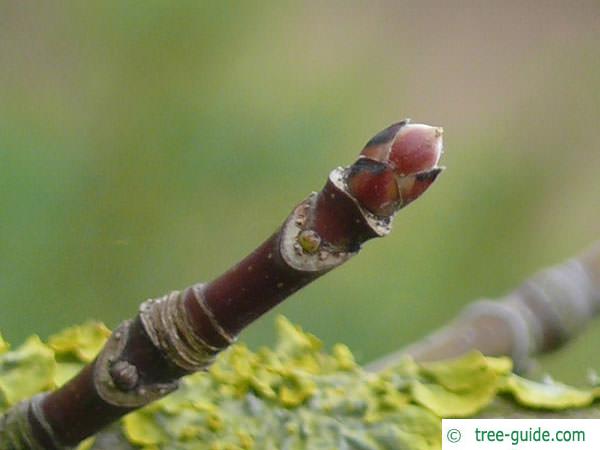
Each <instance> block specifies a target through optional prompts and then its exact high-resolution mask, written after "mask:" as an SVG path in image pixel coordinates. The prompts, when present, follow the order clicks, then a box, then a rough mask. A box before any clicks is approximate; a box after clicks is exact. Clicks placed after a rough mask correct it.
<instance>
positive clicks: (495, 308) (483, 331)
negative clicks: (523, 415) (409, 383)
mask: <svg viewBox="0 0 600 450" xmlns="http://www.w3.org/2000/svg"><path fill="white" fill-rule="evenodd" d="M599 310H600V241H599V242H596V243H595V244H594V245H593V246H591V247H590V248H588V249H587V250H586V251H584V252H583V253H582V254H580V255H579V256H578V257H575V258H573V259H570V260H568V261H566V262H564V263H563V264H560V265H556V266H553V267H550V268H547V269H544V270H542V271H540V272H538V273H537V274H535V275H534V276H533V277H531V278H529V279H528V280H526V281H525V282H524V283H523V284H522V285H521V286H520V287H519V288H517V289H515V290H514V291H512V292H511V293H510V294H508V295H506V296H505V297H503V298H501V299H499V300H496V301H491V300H487V299H486V300H478V301H476V302H474V303H472V304H470V305H468V306H467V307H466V308H465V309H464V311H463V312H462V313H461V314H460V315H459V316H458V318H457V319H455V320H454V321H453V322H451V323H450V324H448V325H447V326H445V327H444V328H442V329H440V330H438V331H436V332H433V333H432V334H430V335H429V336H427V337H425V338H424V339H422V340H420V341H417V342H415V343H413V344H411V345H408V346H407V347H406V348H404V349H402V350H400V351H398V352H394V353H392V354H390V355H388V356H386V357H384V358H381V359H379V360H377V361H375V362H373V363H371V364H370V365H369V366H368V369H370V370H382V369H385V368H386V367H389V366H392V365H394V364H397V363H398V362H399V361H400V360H401V359H402V358H403V357H404V355H407V354H408V355H411V356H412V357H413V358H415V359H416V360H418V361H435V360H441V359H447V358H454V357H457V356H460V355H463V354H465V353H468V352H469V351H472V350H479V351H481V352H482V353H484V354H486V355H490V356H510V357H511V358H512V360H513V363H514V366H515V371H516V372H520V373H523V372H528V371H530V370H531V369H532V368H533V366H534V358H535V357H536V356H538V355H539V354H543V353H547V352H551V351H554V350H556V349H557V348H559V347H561V346H563V345H564V344H566V343H567V342H568V341H570V340H571V339H573V338H575V337H576V336H578V335H579V334H580V333H581V332H582V331H583V330H585V329H586V328H587V326H588V325H589V323H590V322H591V321H592V320H593V319H594V318H595V316H596V315H597V314H598V311H599Z"/></svg>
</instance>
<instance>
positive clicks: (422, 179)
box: [346, 119, 443, 217]
mask: <svg viewBox="0 0 600 450" xmlns="http://www.w3.org/2000/svg"><path fill="white" fill-rule="evenodd" d="M442 136H443V129H442V128H441V127H433V126H430V125H424V124H412V123H410V119H405V120H403V121H401V122H398V123H395V124H393V125H391V126H389V127H388V128H386V129H385V130H383V131H381V132H379V133H378V134H377V135H375V137H373V138H372V139H371V140H370V141H369V142H368V143H367V145H366V146H365V148H364V149H363V150H362V152H361V154H360V158H359V159H358V161H357V162H356V163H354V164H353V165H352V166H351V167H350V168H349V170H348V175H347V178H346V184H347V186H348V190H349V192H350V194H351V195H352V196H353V197H354V198H355V199H356V200H357V201H358V202H359V204H360V205H361V206H362V207H363V208H365V209H366V210H368V211H369V212H371V213H373V214H375V215H377V216H380V217H391V216H392V215H393V214H394V213H395V212H397V211H398V210H399V209H401V208H403V207H404V206H406V205H408V204H409V203H411V202H413V201H414V200H416V199H417V198H418V197H420V196H421V195H422V194H423V193H424V192H425V191H426V190H427V189H428V188H429V186H431V184H433V182H434V181H435V179H436V178H437V176H438V175H439V174H440V172H441V171H442V168H441V167H439V166H438V162H439V160H440V157H441V155H442V149H443V139H442Z"/></svg>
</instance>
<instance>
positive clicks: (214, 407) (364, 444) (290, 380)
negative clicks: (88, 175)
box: [0, 318, 600, 450]
mask: <svg viewBox="0 0 600 450" xmlns="http://www.w3.org/2000/svg"><path fill="white" fill-rule="evenodd" d="M277 326H278V330H279V339H278V342H277V344H276V345H275V347H274V348H273V349H269V348H262V349H260V350H258V351H256V352H254V351H251V350H250V349H248V348H247V347H246V346H244V345H243V344H237V345H234V346H233V347H231V348H230V349H229V350H227V351H225V352H224V353H223V354H222V355H220V357H219V358H218V359H217V361H216V362H215V364H214V365H213V366H212V367H211V368H210V369H209V370H208V372H207V373H198V374H195V375H192V376H189V377H187V378H185V379H184V380H183V382H182V384H181V388H180V389H179V390H178V391H176V392H175V393H173V394H171V395H169V396H168V397H166V398H164V399H162V400H161V401H159V402H156V403H154V404H151V405H149V406H147V407H145V408H143V409H141V410H139V411H137V412H134V413H132V414H129V415H128V416H126V417H125V418H124V419H123V420H122V421H121V423H120V424H119V425H118V427H119V429H118V431H115V429H114V428H112V429H110V430H109V431H106V432H104V433H101V434H100V435H99V436H98V437H96V438H92V439H89V440H87V441H86V442H84V443H82V444H81V445H80V447H79V450H94V449H95V450H100V449H105V448H107V447H106V444H105V443H103V442H106V439H109V440H111V444H110V446H111V448H117V447H118V448H122V449H143V450H204V449H207V450H251V449H255V450H301V449H314V450H321V449H322V450H331V449H342V450H344V449H346V450H393V449H406V450H434V449H439V448H440V447H441V418H442V417H469V416H472V415H475V414H477V413H478V412H480V411H482V410H483V409H484V408H486V407H487V406H489V405H490V404H491V403H492V402H493V401H494V400H495V399H496V398H497V397H498V396H503V397H505V398H512V399H513V401H515V402H516V403H518V404H519V405H521V406H522V407H526V408H532V409H536V410H537V409H546V410H561V409H565V408H578V407H584V406H588V405H590V404H591V403H592V402H593V401H594V400H595V399H596V398H598V397H600V391H598V389H596V390H594V389H587V390H586V389H576V388H573V387H569V386H565V385H563V384H560V383H555V382H550V383H536V382H533V381H530V380H526V379H524V378H521V377H518V376H517V375H514V374H513V373H512V372H511V369H512V364H511V361H510V360H509V359H507V358H489V357H484V356H483V355H481V354H480V353H477V352H473V353H470V354H468V355H465V356H463V357H461V358H458V359H455V360H450V361H443V362H435V363H420V364H419V363H416V362H415V361H413V360H411V359H409V358H406V359H405V360H403V361H402V362H401V363H399V364H398V365H396V366H395V367H393V368H391V369H388V370H385V371H383V372H380V373H369V372H366V371H364V370H363V369H361V367H360V366H358V365H357V364H356V362H355V361H354V358H353V356H352V353H351V352H350V350H349V349H348V348H347V347H346V346H344V345H336V346H334V348H333V349H332V351H331V352H329V353H328V352H326V351H324V349H323V345H322V343H321V342H320V341H319V340H318V339H317V338H315V337H314V336H312V335H310V334H308V333H305V332H303V331H302V330H301V329H300V328H298V327H297V326H294V325H293V324H291V323H290V322H288V321H287V320H286V319H284V318H279V319H278V321H277ZM108 335H109V331H108V330H107V329H106V328H105V327H104V326H102V325H101V324H97V323H88V324H85V325H82V326H78V327H72V328H69V329H67V330H65V331H63V332H62V333H60V334H58V335H56V336H53V337H51V338H50V339H49V340H48V343H43V342H41V341H40V340H39V339H38V338H37V337H32V338H30V339H28V340H27V341H26V342H25V343H24V344H23V345H22V346H20V347H18V348H16V349H14V350H11V351H9V350H8V346H7V344H6V343H5V342H4V341H3V340H2V339H1V338H0V412H1V411H2V410H4V409H6V408H7V407H9V406H11V405H13V404H15V403H16V402H18V401H19V400H21V399H23V398H27V397H29V396H31V395H33V394H35V393H37V392H39V391H42V390H47V389H52V388H54V387H56V386H58V385H60V384H62V383H63V382H64V381H65V380H66V379H67V378H68V377H70V376H72V375H73V374H74V373H75V372H76V371H77V370H79V369H80V368H81V367H83V365H84V364H85V363H87V362H89V361H90V360H92V359H93V357H94V355H95V354H96V353H97V351H98V350H99V349H100V348H101V346H102V344H103V342H104V341H105V340H106V338H107V337H108ZM115 440H116V441H115ZM115 442H116V443H115Z"/></svg>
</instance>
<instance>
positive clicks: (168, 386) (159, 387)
mask: <svg viewBox="0 0 600 450" xmlns="http://www.w3.org/2000/svg"><path fill="white" fill-rule="evenodd" d="M131 324H132V321H131V320H128V321H125V322H123V323H122V324H121V325H119V328H117V330H116V331H115V332H114V333H113V334H112V335H111V337H110V338H109V340H108V341H107V342H106V344H105V346H104V349H103V350H102V352H101V353H100V355H99V356H98V359H97V361H96V363H95V364H94V385H95V387H96V391H97V392H98V395H99V396H100V397H101V398H102V399H103V400H104V401H105V402H106V403H108V404H111V405H114V406H118V407H127V408H137V407H141V406H144V405H146V404H148V403H150V402H152V401H154V400H158V399H159V398H161V397H164V396H165V395H166V394H168V393H170V392H172V391H174V390H175V389H177V386H178V383H177V382H172V383H153V382H146V381H143V380H139V378H138V380H135V381H136V382H135V386H133V387H137V389H133V387H130V384H132V383H131V381H132V380H131V379H129V380H126V379H125V378H123V379H121V378H119V376H121V375H123V376H124V377H126V375H125V374H115V372H116V370H115V369H114V368H115V367H116V366H117V365H120V363H121V362H125V363H127V364H129V365H131V364H130V363H129V362H127V361H126V360H125V359H123V358H122V355H123V350H124V349H125V347H126V345H127V340H128V338H129V330H130V327H131ZM121 367H124V366H121ZM132 367H133V368H134V369H135V372H136V374H137V368H135V366H132ZM128 370H129V369H128ZM114 375H118V377H117V378H116V379H115V377H114ZM126 381H129V383H127V382H126Z"/></svg>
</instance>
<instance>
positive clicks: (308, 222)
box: [0, 120, 442, 450]
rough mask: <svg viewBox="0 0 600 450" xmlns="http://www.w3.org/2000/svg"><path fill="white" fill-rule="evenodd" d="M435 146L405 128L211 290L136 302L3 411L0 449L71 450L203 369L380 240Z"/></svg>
mask: <svg viewBox="0 0 600 450" xmlns="http://www.w3.org/2000/svg"><path fill="white" fill-rule="evenodd" d="M441 142H442V139H441V129H439V128H434V127H429V126H426V125H413V124H409V123H408V120H406V121H403V122H400V123H397V124H394V125H392V126H390V127H389V128H387V129H385V130H384V131H382V132H381V133H379V134H377V135H376V136H375V137H374V138H373V139H371V141H369V142H368V143H367V145H366V147H365V148H364V150H363V151H362V153H361V156H360V157H359V159H358V161H357V162H356V163H354V164H353V165H352V166H350V167H347V168H338V169H335V170H334V171H332V172H331V174H330V176H329V179H328V181H327V183H326V184H325V187H324V188H323V189H322V190H321V191H320V192H319V193H313V194H311V195H310V196H309V197H308V198H307V199H306V200H305V201H303V202H302V203H300V204H299V205H298V206H297V207H296V208H295V209H294V210H293V211H292V213H291V214H290V216H289V217H288V218H287V219H286V220H285V222H284V224H283V225H282V226H281V228H279V229H278V230H277V231H276V232H275V233H274V234H273V236H271V237H270V238H269V239H267V240H266V241H265V242H264V243H263V244H262V245H260V246H259V247H258V248H257V249H256V250H255V251H254V252H252V253H251V254H250V255H249V256H247V257H246V258H245V259H243V260H242V261H241V262H239V263H238V264H237V265H235V266H234V267H233V268H231V269H230V270H229V271H227V272H226V273H224V274H223V275H221V276H220V277H218V278H216V279H215V280H213V281H211V282H210V283H207V284H197V285H194V286H191V287H189V288H187V289H184V290H183V291H181V292H179V291H174V292H171V293H170V294H167V295H165V296H164V297H162V298H159V299H156V300H148V301H146V302H144V303H143V304H142V305H141V308H140V312H139V314H138V315H137V316H136V317H135V318H134V319H133V320H129V321H126V322H124V323H122V324H121V325H120V326H119V327H118V328H117V329H116V330H115V331H114V332H113V334H112V336H111V337H110V338H109V340H108V342H107V343H106V345H105V347H104V349H103V350H102V351H101V353H100V355H99V356H98V358H97V359H96V360H95V361H94V362H93V363H92V364H90V365H89V366H87V367H85V368H84V369H83V370H82V371H81V372H80V373H79V374H78V375H77V376H75V377H74V378H73V379H72V380H71V381H69V382H68V383H67V384H66V385H64V386H63V387H61V388H59V389H58V390H56V391H54V392H52V393H48V394H42V395H40V396H37V397H34V398H33V399H30V400H27V401H25V402H23V403H21V404H18V405H16V406H15V407H14V408H12V409H11V410H9V412H8V413H6V414H5V416H4V417H3V418H0V447H1V448H2V449H3V450H22V449H29V450H35V449H45V450H54V449H62V448H68V447H69V446H72V445H75V444H77V443H79V442H80V441H81V440H83V439H84V438H86V437H88V436H90V435H92V434H95V433H96V432H97V431H99V430H100V429H102V428H103V427H104V426H106V425H108V424H109V423H111V422H113V421H114V420H116V419H118V418H119V417H121V416H123V415H125V414H127V413H128V412H130V411H132V410H134V409H137V408H139V407H141V406H144V405H146V404H148V403H150V402H152V401H154V400H156V399H159V398H161V397H163V396H165V395H166V394H168V393H169V392H171V391H173V390H174V389H176V388H177V380H178V379H179V378H180V377H182V376H184V375H187V374H190V373H193V372H195V371H198V370H202V369H205V368H206V367H207V366H208V365H209V364H210V363H211V362H212V361H213V359H214V357H215V355H216V354H217V353H218V352H220V351H221V350H223V349H224V348H226V347H228V346H229V345H230V344H231V343H232V342H233V341H234V340H235V339H236V336H237V335H238V334H239V332H240V331H241V330H242V329H243V328H244V327H245V326H247V325H248V324H250V323H251V322H252V321H254V320H255V319H256V318H257V317H259V316H260V315H262V314H263V313H265V312H266V311H268V310H269V309H271V308H272V307H274V306H275V305H277V304H278V303H279V302H281V301H282V300H284V299H285V298H286V297H288V296H289V295H291V294H293V293H294V292H295V291H297V290H298V289H300V288H302V287H303V286H305V285H306V284H308V283H310V282H311V281H313V280H314V279H316V278H318V277H319V276H321V275H323V274H324V273H326V272H328V271H329V270H331V269H333V268H335V267H337V266H339V265H340V264H342V263H343V262H345V261H347V260H348V259H349V258H350V257H351V256H353V255H355V254H356V253H357V252H358V251H359V249H360V246H361V244H362V243H363V242H365V241H367V240H369V239H371V238H374V237H381V236H384V235H386V234H387V233H389V231H390V229H391V222H392V218H393V216H394V214H395V213H396V212H397V211H398V210H399V209H401V208H402V207H404V206H406V205H407V204H409V203H410V202H412V201H413V200H415V199H416V198H417V197H419V196H420V195H421V194H422V193H423V192H424V191H425V190H426V189H427V188H428V187H429V186H430V185H431V183H433V181H434V180H435V179H436V177H437V176H438V174H439V173H440V171H441V168H439V167H438V166H437V163H438V160H439V157H440V153H441Z"/></svg>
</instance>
